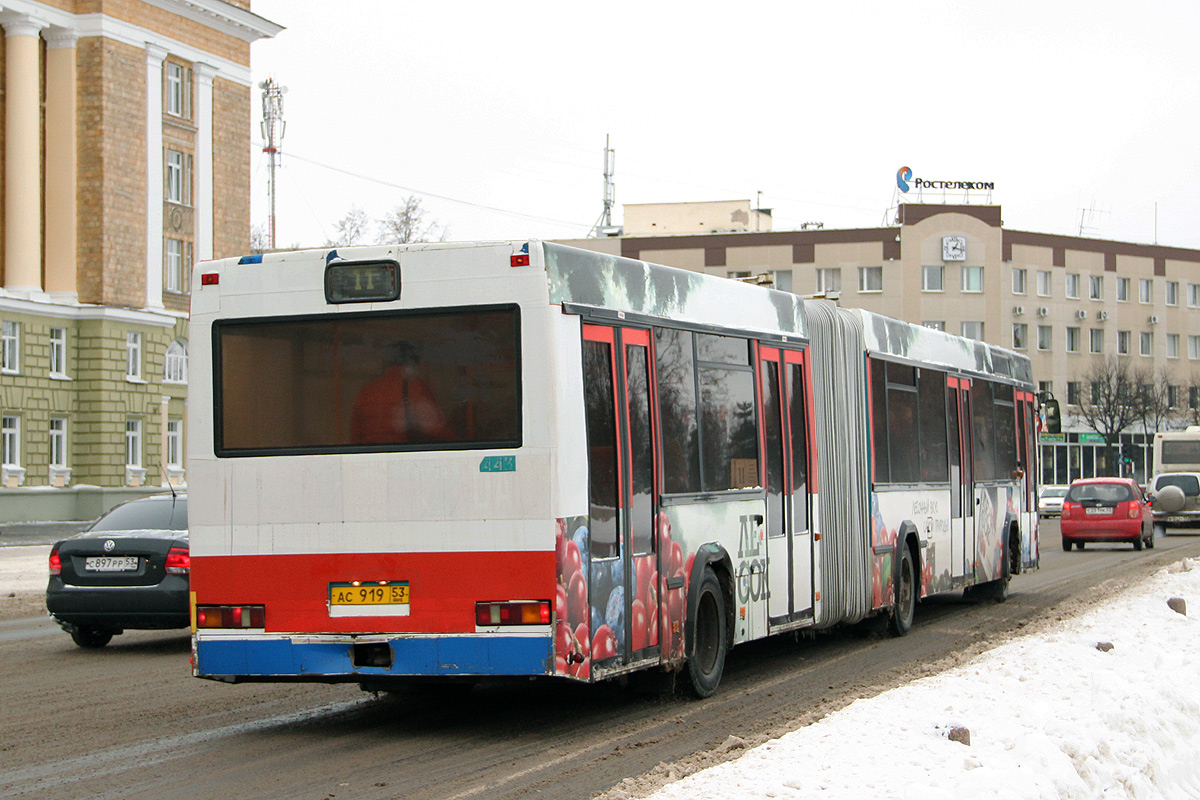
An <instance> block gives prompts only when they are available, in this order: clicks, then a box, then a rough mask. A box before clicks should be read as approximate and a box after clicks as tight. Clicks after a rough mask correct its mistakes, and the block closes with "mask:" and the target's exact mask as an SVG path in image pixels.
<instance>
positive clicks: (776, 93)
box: [252, 0, 1200, 248]
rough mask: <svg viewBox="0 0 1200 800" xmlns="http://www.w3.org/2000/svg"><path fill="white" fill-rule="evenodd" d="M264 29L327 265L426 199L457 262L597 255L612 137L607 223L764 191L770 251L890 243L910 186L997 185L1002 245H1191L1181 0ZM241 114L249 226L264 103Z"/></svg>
mask: <svg viewBox="0 0 1200 800" xmlns="http://www.w3.org/2000/svg"><path fill="white" fill-rule="evenodd" d="M253 10H254V11H255V13H257V14H260V15H261V16H264V17H266V18H267V19H270V20H272V21H273V22H276V23H278V24H280V25H283V26H285V27H286V30H284V31H283V32H282V33H280V34H279V35H278V36H277V37H276V38H274V39H271V40H265V41H260V42H258V43H256V44H254V45H253V48H252V65H253V75H254V79H255V81H256V82H257V81H260V80H262V79H264V78H266V77H273V78H275V79H276V80H277V81H278V82H279V83H281V84H283V85H284V86H286V87H288V94H287V95H286V97H285V107H284V111H285V119H286V121H287V130H286V135H285V137H284V140H283V158H282V166H281V168H280V171H279V183H278V205H277V215H278V229H277V230H278V244H279V246H290V245H293V244H300V245H320V244H322V243H323V242H324V241H325V240H326V239H327V238H329V237H331V236H332V235H333V227H334V224H335V223H336V221H337V220H338V219H339V218H340V217H342V216H343V215H344V214H345V213H346V211H347V210H349V208H350V207H351V206H352V205H357V206H359V207H360V208H362V209H363V210H364V211H366V212H367V214H368V215H369V216H370V217H372V218H378V217H381V216H383V215H384V214H385V213H386V212H387V211H389V210H390V209H392V208H393V207H395V206H396V205H397V204H398V203H400V202H401V201H402V200H403V198H405V197H406V196H408V195H409V194H418V195H419V196H420V197H421V198H422V199H423V201H424V203H425V205H426V207H427V208H428V209H429V211H430V214H431V217H432V218H435V219H436V220H437V221H438V222H439V223H441V224H442V225H443V226H445V227H447V228H448V229H449V234H450V238H452V239H456V240H463V239H487V238H505V239H523V238H566V237H581V236H584V235H586V234H587V233H588V231H589V229H590V228H591V227H592V225H593V223H595V222H596V220H597V218H598V217H599V215H600V212H601V208H602V200H603V175H602V167H603V155H602V151H603V148H604V140H605V135H606V134H607V135H610V136H611V143H612V147H613V148H614V149H615V150H616V201H617V208H616V222H618V223H619V222H620V221H621V216H620V214H621V209H620V206H621V204H623V203H653V202H679V201H697V200H725V199H749V200H751V201H752V202H753V201H756V199H757V196H758V195H757V193H758V192H762V201H761V202H762V206H763V207H764V208H773V209H774V213H775V229H776V230H784V229H794V228H798V227H799V226H800V225H801V224H802V223H805V222H823V223H824V224H825V227H827V228H853V227H877V226H880V225H883V224H886V223H888V222H890V217H889V208H891V207H894V206H895V204H896V202H898V195H897V192H896V171H897V169H899V168H900V167H902V166H908V167H910V168H911V169H912V171H913V177H914V178H924V179H927V180H963V181H990V182H993V183H994V184H995V187H996V188H995V191H994V192H993V193H992V195H991V199H990V202H992V203H994V204H998V205H1002V206H1003V208H1004V213H1003V216H1004V224H1005V227H1007V228H1011V229H1017V230H1026V231H1038V232H1047V233H1062V234H1071V235H1080V233H1081V229H1082V235H1084V236H1090V237H1095V238H1102V239H1115V240H1120V241H1131V242H1144V243H1145V242H1154V241H1156V240H1157V242H1158V243H1160V244H1165V245H1172V246H1179V247H1190V248H1200V158H1198V157H1197V152H1198V147H1200V46H1198V45H1197V41H1198V39H1197V37H1198V35H1200V33H1198V32H1200V3H1196V2H1192V1H1191V0H1187V1H1185V0H1172V1H1171V2H1166V1H1164V0H1147V2H1143V3H1138V4H1133V3H1128V2H1121V3H1117V2H1111V1H1110V0H1090V1H1089V2H1076V1H1075V0H1062V1H1061V2H1056V1H1055V0H1005V2H1004V3H975V2H962V0H946V1H944V2H943V1H941V0H913V1H912V2H874V1H873V0H866V1H864V0H860V1H859V2H854V3H829V2H822V3H816V2H802V1H800V0H791V2H773V0H766V1H765V2H759V3H749V4H733V3H721V4H717V3H704V2H690V3H686V4H684V3H663V2H655V1H654V0H642V1H641V2H636V3H634V2H625V1H624V0H616V1H615V2H609V3H574V2H563V0H556V1H555V2H510V3H494V2H486V3H485V2H455V0H445V1H444V2H439V3H430V2H419V3H418V2H400V1H399V0H391V1H387V0H339V2H337V3H330V2H328V0H320V2H317V0H254V2H253ZM252 107H253V114H252V116H253V120H254V139H253V141H254V142H255V148H254V153H253V157H252V165H253V169H252V176H253V178H252V180H253V187H254V188H253V197H254V213H253V222H254V224H256V225H259V224H263V223H265V222H266V219H267V202H266V197H267V191H266V184H267V160H266V156H265V155H263V154H262V153H261V151H260V150H261V146H262V140H261V137H260V135H259V133H258V122H259V120H260V119H261V117H260V110H259V107H260V103H259V91H258V89H257V88H255V89H254V103H253V106H252ZM905 199H906V201H908V202H915V201H917V200H918V199H917V198H915V197H913V193H910V194H909V195H907V196H906V197H905ZM962 200H963V197H962V193H961V192H954V193H949V194H948V195H947V196H946V197H944V198H943V196H942V194H941V193H940V192H938V193H931V192H928V191H927V192H926V193H925V196H924V201H925V202H951V203H957V202H962ZM987 201H988V200H987V197H986V195H985V194H983V193H973V194H972V197H971V202H987ZM1156 204H1157V215H1156V208H1155V206H1156Z"/></svg>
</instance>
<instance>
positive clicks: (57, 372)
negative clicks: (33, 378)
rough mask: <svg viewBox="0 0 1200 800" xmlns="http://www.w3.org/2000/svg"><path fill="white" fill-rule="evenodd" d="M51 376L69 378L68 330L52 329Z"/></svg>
mask: <svg viewBox="0 0 1200 800" xmlns="http://www.w3.org/2000/svg"><path fill="white" fill-rule="evenodd" d="M50 376H51V377H53V378H65V377H66V376H67V329H66V328H51V329H50Z"/></svg>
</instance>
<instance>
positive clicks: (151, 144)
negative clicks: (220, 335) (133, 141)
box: [146, 42, 167, 309]
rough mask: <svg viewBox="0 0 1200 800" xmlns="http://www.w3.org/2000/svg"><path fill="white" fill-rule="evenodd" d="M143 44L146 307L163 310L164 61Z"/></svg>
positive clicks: (159, 53)
mask: <svg viewBox="0 0 1200 800" xmlns="http://www.w3.org/2000/svg"><path fill="white" fill-rule="evenodd" d="M166 57H167V51H166V50H164V49H163V48H161V47H159V46H158V45H154V44H150V43H149V42H147V43H146V308H149V309H162V308H163V301H162V290H163V189H164V186H163V158H164V157H165V156H164V154H163V122H162V115H163V96H162V91H163V74H162V70H163V60H164V59H165V58H166Z"/></svg>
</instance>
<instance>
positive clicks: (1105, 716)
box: [653, 560, 1200, 800]
mask: <svg viewBox="0 0 1200 800" xmlns="http://www.w3.org/2000/svg"><path fill="white" fill-rule="evenodd" d="M1171 598H1182V599H1183V600H1184V601H1185V602H1186V604H1187V612H1188V613H1190V614H1191V615H1192V616H1190V617H1189V616H1184V615H1181V614H1179V613H1177V612H1176V611H1174V610H1172V609H1171V608H1169V607H1168V605H1167V601H1168V600H1169V599H1171ZM1176 605H1177V603H1176ZM1109 644H1111V649H1110V648H1108V647H1107V645H1109ZM956 728H965V729H966V730H967V731H968V732H969V740H970V744H963V743H960V742H959V741H953V740H951V739H950V733H951V731H952V730H953V729H956ZM960 735H961V731H960V732H957V733H956V738H957V737H959V736H960ZM1198 754H1200V562H1193V561H1190V560H1185V561H1183V562H1180V563H1179V564H1176V565H1174V566H1172V567H1169V568H1167V569H1165V570H1163V571H1162V572H1160V573H1159V574H1157V575H1156V576H1154V577H1153V578H1151V579H1150V580H1148V581H1146V582H1145V583H1142V584H1140V585H1138V586H1136V587H1134V588H1132V589H1130V590H1128V591H1126V592H1123V593H1121V594H1119V595H1117V596H1115V597H1113V598H1112V599H1110V600H1108V601H1106V602H1105V603H1103V604H1101V605H1099V606H1096V607H1094V608H1093V609H1091V610H1089V611H1087V612H1085V613H1083V614H1081V615H1080V616H1077V617H1073V618H1070V619H1068V620H1066V621H1065V622H1063V623H1060V624H1059V625H1058V626H1056V627H1054V628H1051V629H1049V630H1048V631H1047V632H1044V633H1042V634H1040V635H1030V636H1027V637H1023V638H1020V639H1016V640H1014V641H1012V642H1010V643H1008V644H1006V645H1003V646H1001V647H998V648H996V649H995V650H991V651H989V652H987V653H985V654H983V655H982V656H980V657H979V659H977V660H976V661H974V662H972V663H971V664H969V665H966V666H963V667H959V668H956V669H953V670H950V671H948V672H945V673H942V674H940V675H937V676H934V677H931V678H926V679H923V680H920V681H917V682H914V683H912V684H909V685H906V686H903V687H900V688H897V689H893V690H891V691H888V692H885V693H883V694H881V695H878V696H877V697H874V698H871V699H867V700H859V701H857V702H855V703H853V704H851V705H850V706H848V707H846V708H845V709H842V710H841V711H839V712H837V713H835V714H831V715H830V716H829V717H826V718H825V719H823V720H821V721H820V722H818V723H816V724H814V725H811V726H809V727H807V728H804V729H801V730H799V731H796V732H794V733H790V734H788V735H786V736H784V737H782V738H780V739H776V740H773V741H771V742H767V743H766V744H764V745H762V746H760V747H757V748H755V749H753V750H750V751H748V752H747V753H746V754H745V755H744V756H742V757H741V758H739V759H738V760H736V761H731V762H728V763H725V764H721V765H719V766H716V767H712V768H710V769H706V770H703V771H701V772H698V773H695V774H694V775H691V776H689V777H687V778H685V779H683V780H681V781H679V782H677V783H673V784H670V785H668V786H666V787H664V788H663V789H661V790H660V791H659V792H658V793H657V794H655V795H653V797H654V798H656V800H670V799H674V798H678V799H679V800H685V799H686V800H704V799H705V798H713V799H714V800H715V799H716V798H720V799H721V800H728V799H729V798H796V799H797V800H799V799H800V798H814V797H816V798H831V799H832V798H845V799H846V800H860V798H864V797H869V798H872V800H880V798H901V797H906V798H907V797H920V798H922V800H943V799H944V800H951V799H952V798H953V800H961V798H966V797H969V798H972V799H973V800H975V799H977V798H1020V800H1026V799H1027V798H1047V800H1051V799H1053V800H1058V798H1096V797H1104V798H1124V797H1129V798H1139V800H1145V799H1147V798H1185V797H1191V798H1196V797H1200V758H1198V757H1197V756H1198Z"/></svg>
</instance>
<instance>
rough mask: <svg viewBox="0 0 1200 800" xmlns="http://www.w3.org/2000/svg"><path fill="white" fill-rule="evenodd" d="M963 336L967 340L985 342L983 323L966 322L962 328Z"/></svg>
mask: <svg viewBox="0 0 1200 800" xmlns="http://www.w3.org/2000/svg"><path fill="white" fill-rule="evenodd" d="M961 335H962V336H964V337H965V338H967V339H976V340H978V341H981V342H982V341H983V323H982V322H964V323H963V324H962V328H961Z"/></svg>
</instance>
